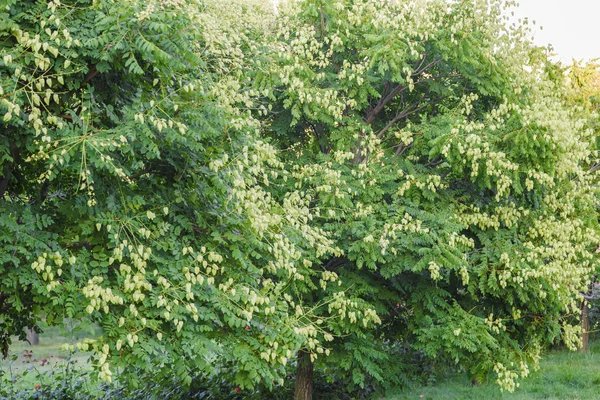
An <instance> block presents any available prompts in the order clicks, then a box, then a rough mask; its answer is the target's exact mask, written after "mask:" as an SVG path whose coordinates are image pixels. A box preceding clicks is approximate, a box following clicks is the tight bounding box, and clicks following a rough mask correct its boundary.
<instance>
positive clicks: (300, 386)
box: [294, 350, 313, 400]
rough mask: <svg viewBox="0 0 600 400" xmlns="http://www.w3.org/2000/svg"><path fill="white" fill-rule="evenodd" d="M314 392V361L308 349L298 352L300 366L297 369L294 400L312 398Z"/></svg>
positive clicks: (309, 399) (308, 399) (310, 399)
mask: <svg viewBox="0 0 600 400" xmlns="http://www.w3.org/2000/svg"><path fill="white" fill-rule="evenodd" d="M312 392H313V362H312V361H311V359H310V353H309V352H308V351H307V350H301V351H299V352H298V367H297V369H296V390H295V391H294V400H312Z"/></svg>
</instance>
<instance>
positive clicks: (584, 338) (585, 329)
mask: <svg viewBox="0 0 600 400" xmlns="http://www.w3.org/2000/svg"><path fill="white" fill-rule="evenodd" d="M589 341H590V317H589V315H588V302H587V300H583V302H582V303H581V352H582V353H587V352H588V351H589Z"/></svg>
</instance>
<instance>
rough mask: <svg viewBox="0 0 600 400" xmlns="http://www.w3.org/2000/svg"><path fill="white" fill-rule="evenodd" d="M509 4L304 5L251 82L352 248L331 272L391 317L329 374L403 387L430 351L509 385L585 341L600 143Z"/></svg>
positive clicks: (355, 342) (342, 349)
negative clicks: (550, 352) (512, 17)
mask: <svg viewBox="0 0 600 400" xmlns="http://www.w3.org/2000/svg"><path fill="white" fill-rule="evenodd" d="M509 5H510V4H509ZM504 6H505V4H503V3H502V2H499V1H490V2H474V1H461V2H456V3H452V4H447V3H446V2H435V1H433V2H426V3H419V4H417V3H413V2H392V3H385V4H383V3H377V2H367V1H337V2H322V1H303V2H299V3H295V4H292V5H290V10H288V11H287V12H286V13H285V14H284V15H283V16H282V17H281V18H280V20H279V21H280V24H279V28H278V29H279V39H280V43H277V49H278V52H277V54H276V55H274V56H273V57H274V59H275V61H274V63H273V67H272V69H271V70H270V71H269V72H268V73H266V74H265V73H262V72H259V73H257V74H256V77H255V82H256V87H257V89H259V90H262V91H263V92H264V93H265V95H266V96H267V97H268V100H267V101H268V102H269V104H270V107H271V108H272V109H273V113H272V114H271V115H270V116H271V122H270V130H271V136H272V138H273V140H274V141H275V142H277V143H279V145H280V146H281V147H282V148H283V149H288V151H286V152H283V153H282V154H284V155H285V156H286V162H287V163H288V165H289V167H288V168H289V169H290V170H291V171H293V174H292V176H293V178H294V179H295V181H294V184H295V185H296V187H301V188H302V189H303V190H304V191H305V192H306V193H310V194H312V197H313V198H314V199H315V201H314V202H313V203H312V204H311V206H312V207H314V208H315V209H316V210H319V212H318V213H316V214H315V217H314V218H313V223H314V224H315V225H316V226H320V227H324V229H326V230H327V231H328V232H329V234H330V235H331V237H332V238H334V239H335V243H336V245H337V246H338V247H339V248H340V249H342V250H343V255H342V256H336V257H332V258H331V259H329V260H325V262H323V263H322V264H321V265H320V268H323V269H324V270H328V271H331V272H332V273H335V274H336V275H338V276H340V278H341V280H342V282H344V283H345V284H347V285H350V287H351V289H350V292H351V293H353V294H355V295H358V296H360V297H361V298H363V299H368V301H369V302H370V304H371V305H372V307H373V308H374V309H375V310H376V311H377V313H378V315H379V316H380V317H381V319H382V321H383V322H382V324H381V327H379V328H377V329H376V330H371V331H370V332H368V333H366V334H356V335H350V336H346V335H339V336H340V337H339V340H336V341H335V342H334V346H333V352H332V356H331V357H329V358H326V359H321V360H320V361H319V362H318V363H319V364H318V365H316V366H315V368H316V370H321V371H327V372H326V373H327V374H332V371H333V375H335V374H336V373H339V374H341V375H342V376H344V375H351V377H352V382H354V383H355V384H356V385H358V386H364V385H365V384H366V383H367V382H369V381H370V382H373V381H379V382H381V383H387V384H390V385H394V384H396V383H397V380H398V379H400V380H402V379H405V380H408V379H413V378H414V376H415V374H416V373H417V372H416V371H417V370H418V367H419V365H418V364H417V363H415V361H414V360H415V359H416V358H417V357H424V365H431V364H432V363H433V362H434V361H435V362H437V363H439V364H445V365H455V366H456V367H457V368H459V369H464V370H467V371H468V372H469V373H470V374H471V375H472V376H473V377H474V380H475V381H483V380H484V379H485V378H486V376H487V375H488V373H489V372H493V373H494V374H495V376H496V380H497V382H498V383H499V384H500V385H501V387H502V388H504V389H507V390H513V389H514V388H515V386H516V384H517V383H516V380H517V378H519V377H525V376H527V375H528V373H529V368H530V366H532V365H533V366H534V367H536V366H537V361H538V359H539V357H540V352H541V350H542V349H543V348H544V347H546V346H547V345H549V344H551V343H556V342H557V341H558V340H562V341H563V342H564V343H566V344H567V346H569V347H571V348H575V347H576V346H577V344H578V336H577V332H578V327H577V323H576V322H575V323H574V322H573V320H571V319H570V316H571V315H573V314H576V313H577V310H578V301H579V298H580V294H579V292H578V291H579V290H580V289H581V288H582V287H585V286H586V285H587V283H588V281H589V274H590V273H591V272H592V271H595V269H596V261H595V254H594V251H595V249H596V247H597V243H598V239H599V238H598V235H597V214H596V208H595V205H596V202H597V200H596V198H595V195H594V187H593V185H592V183H593V174H590V171H588V170H587V168H586V165H587V163H588V162H589V160H590V159H592V158H593V157H594V153H593V149H594V147H593V140H594V137H593V134H592V132H591V131H590V130H588V129H584V127H583V123H582V122H581V121H580V120H578V118H576V116H574V115H573V113H572V112H571V111H570V110H568V109H567V108H566V107H565V104H564V103H563V101H562V100H561V93H562V89H561V85H562V81H561V80H560V79H557V78H556V77H555V76H554V75H552V70H551V69H549V68H548V65H549V64H548V63H547V61H546V59H545V56H544V55H543V51H542V50H541V49H537V48H535V47H534V46H533V45H532V44H531V42H530V40H529V39H528V34H529V33H528V32H529V30H528V28H527V26H524V25H520V26H514V27H509V25H508V23H507V18H506V17H505V13H504V11H503V8H504ZM524 67H527V68H524ZM273 88H274V89H273ZM269 94H271V95H269ZM317 289H318V288H317ZM313 298H316V299H318V298H319V295H318V293H317V294H315V293H313ZM565 311H566V314H565ZM383 366H385V367H383ZM399 372H401V373H399ZM331 376H332V375H330V377H331ZM332 379H335V378H332ZM305 397H308V396H305ZM305 397H302V398H305Z"/></svg>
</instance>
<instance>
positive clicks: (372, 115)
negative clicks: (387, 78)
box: [365, 56, 440, 125]
mask: <svg viewBox="0 0 600 400" xmlns="http://www.w3.org/2000/svg"><path fill="white" fill-rule="evenodd" d="M425 58H426V56H423V58H422V59H421V62H420V63H419V66H418V67H417V68H415V71H414V72H413V73H412V74H411V77H412V78H416V77H417V76H419V75H421V74H422V73H423V72H425V71H426V70H428V69H429V68H431V67H432V66H434V65H435V64H437V63H438V62H439V61H440V60H439V59H437V58H434V59H433V61H431V62H430V63H428V64H427V65H425V66H423V63H424V62H425ZM423 81H424V80H418V81H417V82H415V83H414V85H417V84H419V83H421V82H423ZM388 85H389V83H388V84H386V90H384V93H385V92H386V91H387V88H388ZM407 88H408V86H404V85H402V84H399V85H398V86H396V87H395V88H394V89H393V90H392V91H391V92H390V93H388V94H387V95H385V96H382V97H381V99H380V100H379V101H378V102H377V105H376V106H375V107H374V108H373V109H372V110H370V111H369V114H368V115H367V118H366V119H365V122H366V123H367V124H369V125H370V124H372V123H373V121H374V120H375V117H376V116H377V115H378V114H379V113H380V112H381V111H383V109H384V108H385V106H386V105H387V104H388V103H389V102H390V101H392V100H393V99H394V98H395V97H396V96H398V95H399V94H400V93H402V92H404V91H405V90H406V89H407Z"/></svg>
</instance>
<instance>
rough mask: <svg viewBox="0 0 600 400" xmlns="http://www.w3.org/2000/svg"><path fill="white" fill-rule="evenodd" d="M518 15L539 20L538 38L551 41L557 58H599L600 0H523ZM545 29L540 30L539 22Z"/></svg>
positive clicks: (564, 59) (536, 38)
mask: <svg viewBox="0 0 600 400" xmlns="http://www.w3.org/2000/svg"><path fill="white" fill-rule="evenodd" d="M519 3H520V5H519V8H518V9H516V10H515V15H516V16H518V17H520V18H523V17H529V19H530V20H535V21H536V26H535V29H534V32H535V42H536V44H538V45H540V46H545V45H547V44H549V43H551V44H552V45H553V47H554V52H555V53H556V54H557V56H558V58H559V59H560V60H561V61H563V62H565V63H569V64H570V63H571V60H572V59H573V58H574V59H576V60H581V59H585V60H589V59H593V58H600V0H520V1H519ZM540 25H541V26H542V27H543V30H539V26H540Z"/></svg>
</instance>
